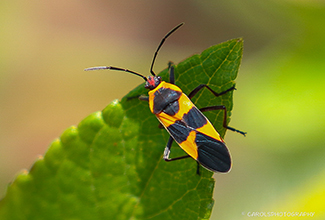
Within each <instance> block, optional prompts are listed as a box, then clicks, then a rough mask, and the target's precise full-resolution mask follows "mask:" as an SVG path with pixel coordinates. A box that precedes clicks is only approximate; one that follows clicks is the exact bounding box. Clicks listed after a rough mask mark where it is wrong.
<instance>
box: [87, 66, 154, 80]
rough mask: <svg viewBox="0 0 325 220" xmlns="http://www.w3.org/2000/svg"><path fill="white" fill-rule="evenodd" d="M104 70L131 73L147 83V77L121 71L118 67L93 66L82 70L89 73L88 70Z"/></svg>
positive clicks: (125, 70) (129, 71) (126, 70)
mask: <svg viewBox="0 0 325 220" xmlns="http://www.w3.org/2000/svg"><path fill="white" fill-rule="evenodd" d="M106 69H109V70H117V71H124V72H127V73H132V74H134V75H137V76H140V77H142V78H143V79H144V81H147V80H148V79H147V77H145V76H143V75H141V74H140V73H136V72H134V71H132V70H128V69H123V68H119V67H114V66H95V67H89V68H86V69H84V70H85V71H90V70H106Z"/></svg>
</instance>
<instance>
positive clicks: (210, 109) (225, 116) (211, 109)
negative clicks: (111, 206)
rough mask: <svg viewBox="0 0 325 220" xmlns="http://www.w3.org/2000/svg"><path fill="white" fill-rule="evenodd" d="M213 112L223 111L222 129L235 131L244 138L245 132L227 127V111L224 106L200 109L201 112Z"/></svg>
mask: <svg viewBox="0 0 325 220" xmlns="http://www.w3.org/2000/svg"><path fill="white" fill-rule="evenodd" d="M213 110H223V111H224V115H223V127H224V128H227V129H228V130H231V131H235V132H238V133H240V134H242V135H244V136H246V134H247V132H244V131H240V130H237V129H235V128H233V127H229V126H227V109H226V106H224V105H216V106H209V107H204V108H201V109H200V111H201V112H207V111H213Z"/></svg>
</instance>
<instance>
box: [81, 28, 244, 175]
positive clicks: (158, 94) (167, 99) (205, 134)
mask: <svg viewBox="0 0 325 220" xmlns="http://www.w3.org/2000/svg"><path fill="white" fill-rule="evenodd" d="M182 25H183V23H181V24H179V25H178V26H176V27H175V28H174V29H172V30H171V31H169V32H168V33H167V34H166V35H165V37H164V38H163V39H162V40H161V42H160V44H159V46H158V48H157V50H156V52H155V54H154V56H153V60H152V63H151V67H150V73H151V75H152V76H149V77H148V78H147V77H145V76H143V75H141V74H139V73H136V72H134V71H131V70H128V69H123V68H119V67H113V66H98V67H90V68H87V69H85V70H86V71H88V70H101V69H110V70H118V71H124V72H128V73H131V74H134V75H137V76H140V77H142V78H143V79H144V80H145V81H146V84H145V88H147V89H149V90H150V91H149V92H148V95H149V96H139V97H138V98H139V99H140V100H143V101H148V102H149V108H150V111H151V112H152V113H153V114H154V115H155V116H156V117H157V119H158V120H159V122H160V123H161V125H162V126H163V127H164V128H165V129H166V130H167V131H168V133H169V134H170V138H169V140H168V142H167V145H166V148H165V151H164V156H163V158H164V160H165V161H174V160H180V159H184V158H188V157H192V158H193V159H195V160H196V161H197V163H198V167H197V173H198V174H199V164H201V165H202V166H203V167H205V168H206V169H208V170H210V171H213V172H228V171H229V170H230V168H231V158H230V154H229V151H228V149H227V147H226V145H225V142H224V141H223V140H222V138H221V137H220V135H219V133H218V132H217V131H216V129H215V128H214V127H213V125H212V124H211V122H210V121H209V120H208V119H207V118H206V117H205V116H204V114H203V113H202V112H207V111H213V110H223V111H224V119H223V127H225V128H226V129H229V130H231V131H235V132H238V133H240V134H242V135H244V136H245V134H246V132H242V131H239V130H237V129H234V128H232V127H229V126H227V110H226V107H225V106H223V105H217V106H209V107H204V108H201V109H198V108H197V107H196V106H195V105H194V104H193V103H192V102H191V99H192V98H193V97H194V96H195V95H196V94H197V93H198V92H199V91H200V90H201V89H203V88H206V89H208V90H209V91H210V92H211V93H212V94H213V95H214V96H216V97H217V96H221V95H224V94H226V93H227V92H229V91H232V90H234V89H235V87H231V88H229V89H227V90H225V91H223V92H220V93H217V92H215V91H213V90H212V89H211V88H210V87H209V86H208V85H205V84H201V85H199V86H198V87H196V88H195V89H194V90H193V91H192V92H190V94H189V95H188V96H186V95H185V94H184V93H183V92H182V90H181V89H180V88H179V87H177V86H176V85H175V78H174V67H173V65H172V63H171V62H170V63H169V65H168V66H169V68H168V69H169V77H170V78H169V83H167V82H164V81H162V79H161V77H160V76H157V75H156V74H155V73H154V71H153V66H154V63H155V60H156V57H157V54H158V51H159V50H160V48H161V46H162V45H163V43H164V42H165V40H166V39H167V38H168V37H169V36H170V35H171V34H172V33H173V32H174V31H176V30H177V29H178V28H179V27H181V26H182ZM173 141H176V142H177V144H178V145H179V146H180V147H181V148H182V149H183V150H184V151H185V152H186V153H187V155H185V156H182V157H176V158H170V157H169V154H170V149H171V146H172V143H173Z"/></svg>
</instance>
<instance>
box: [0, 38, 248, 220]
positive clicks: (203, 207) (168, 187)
mask: <svg viewBox="0 0 325 220" xmlns="http://www.w3.org/2000/svg"><path fill="white" fill-rule="evenodd" d="M242 47H243V44H242V39H234V40H230V41H227V42H225V43H222V44H219V45H216V46H212V47H210V48H209V49H207V50H205V51H203V53H202V54H201V55H194V56H192V57H190V58H188V59H186V60H185V61H183V62H181V63H180V64H178V65H176V66H175V76H176V79H175V80H176V84H177V85H178V86H179V87H180V88H182V89H183V92H184V93H186V94H188V93H189V92H190V91H191V90H192V89H194V88H195V87H196V86H198V85H199V84H208V85H209V86H210V87H211V88H212V89H214V90H215V91H216V92H221V91H224V90H226V89H228V88H230V87H232V86H233V85H234V84H235V83H234V80H235V78H236V76H237V72H238V69H239V65H240V61H241V56H242ZM160 75H161V76H162V77H163V79H164V80H166V81H168V71H167V69H165V70H164V71H162V72H161V74H160ZM130 77H133V76H130ZM141 94H147V90H145V89H144V86H143V84H142V85H140V86H139V87H137V88H136V89H134V90H133V91H131V92H130V93H129V94H128V95H127V96H125V97H124V98H123V99H122V101H121V102H118V101H116V100H115V101H113V102H112V103H111V104H109V105H108V106H107V107H106V108H105V109H104V110H103V111H101V112H95V113H93V114H91V115H90V116H88V117H87V118H85V119H84V120H83V121H81V122H80V124H79V125H78V127H70V128H68V129H67V130H66V131H64V132H63V134H62V135H61V137H60V138H59V139H57V140H55V141H53V143H52V144H51V146H50V147H49V149H48V151H47V152H46V154H45V156H44V158H39V159H38V160H37V161H36V162H35V164H34V165H33V167H32V168H31V170H30V171H29V172H27V171H23V172H22V173H21V174H19V175H18V176H17V177H16V179H15V180H14V182H13V183H11V184H10V185H9V187H8V190H7V194H6V196H5V197H4V198H3V199H2V200H1V201H0V219H33V220H35V219H115V220H117V219H157V220H158V219H164V220H166V219H187V220H188V219H208V218H209V217H210V214H211V211H212V207H213V199H212V192H213V188H214V179H213V178H212V174H213V173H212V172H210V171H207V170H205V169H203V168H201V175H200V176H199V175H197V174H196V162H195V161H194V160H192V159H186V160H180V161H175V162H171V163H166V162H165V161H164V160H163V159H162V155H163V151H164V147H165V145H166V142H167V140H168V134H167V132H166V131H165V130H164V129H159V128H158V121H157V119H156V118H155V116H154V115H153V114H151V113H150V111H149V108H148V103H146V102H141V101H139V100H138V99H127V97H132V96H135V95H141ZM193 101H194V103H196V105H197V106H198V107H199V108H200V107H204V106H209V105H220V104H223V105H226V107H227V109H228V113H229V115H228V116H230V112H231V109H232V92H229V93H227V94H225V95H223V96H220V97H214V96H213V95H212V94H211V93H210V92H209V91H207V90H202V91H200V92H199V93H198V94H197V95H196V97H195V98H193ZM207 117H208V118H209V119H210V120H211V122H212V123H213V124H214V125H215V127H216V129H217V130H218V131H219V132H220V133H221V135H222V136H224V134H225V129H224V128H223V127H222V119H223V114H222V112H217V111H216V112H208V113H207ZM228 121H229V118H228ZM177 155H184V152H183V151H182V150H181V149H180V148H179V147H178V146H177V145H176V144H175V146H173V148H172V155H171V156H172V157H175V156H177Z"/></svg>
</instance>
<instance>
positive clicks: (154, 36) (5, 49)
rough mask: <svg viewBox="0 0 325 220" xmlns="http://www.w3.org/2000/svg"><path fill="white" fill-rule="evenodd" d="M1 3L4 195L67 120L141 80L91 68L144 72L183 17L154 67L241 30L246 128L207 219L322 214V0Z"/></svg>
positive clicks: (233, 139)
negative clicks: (180, 26)
mask: <svg viewBox="0 0 325 220" xmlns="http://www.w3.org/2000/svg"><path fill="white" fill-rule="evenodd" d="M0 12H1V13H0V22H1V25H0V33H1V34H0V51H1V53H0V104H1V108H0V197H3V195H4V194H5V190H6V186H7V185H8V184H9V182H10V181H11V180H13V178H14V176H15V174H16V173H17V172H19V171H20V170H22V169H24V168H27V169H28V168H29V167H30V166H31V165H32V164H33V161H35V159H36V158H37V157H38V155H43V154H44V153H45V152H46V149H47V147H48V145H49V144H50V142H51V141H52V140H53V139H54V138H56V137H58V136H59V135H60V134H61V132H62V131H63V130H64V129H65V128H67V127H69V126H70V125H73V124H78V123H79V122H80V121H81V120H82V119H83V118H84V117H86V116H87V115H89V114H90V113H92V112H94V111H97V110H101V109H103V108H104V107H105V106H106V105H107V104H108V103H110V102H111V101H112V100H113V99H116V98H119V99H120V98H121V97H123V96H124V95H125V94H126V93H127V92H128V91H130V90H131V89H133V88H134V87H135V86H136V85H138V84H140V83H142V79H141V78H138V77H134V76H131V75H129V74H124V73H118V72H109V71H98V72H84V71H83V69H84V68H86V67H90V66H96V65H114V66H119V67H125V68H129V69H131V70H134V71H137V72H140V73H143V74H144V75H148V74H149V67H150V63H151V59H152V56H153V52H154V51H155V49H156V47H157V46H158V43H159V41H160V40H161V38H162V37H163V36H164V34H166V33H167V32H168V31H169V30H170V29H171V28H173V27H174V26H176V25H177V24H179V23H180V22H185V26H183V27H182V28H181V29H180V30H178V31H177V32H176V33H175V34H174V35H173V36H172V37H170V38H169V39H168V40H167V42H166V44H165V45H164V47H163V48H162V50H161V52H160V54H159V56H158V59H157V63H156V66H155V71H156V72H159V71H160V70H162V69H163V68H165V67H166V66H167V62H168V61H169V60H172V61H174V62H175V63H178V62H180V61H181V60H183V59H185V58H187V57H189V56H191V55H193V54H195V53H200V52H202V51H203V50H204V49H206V48H208V47H209V46H211V45H215V44H218V43H220V42H223V41H226V40H228V39H232V38H237V37H243V38H244V40H245V41H244V57H243V62H242V66H241V69H240V71H239V75H238V79H237V91H236V92H235V93H234V110H233V115H232V120H231V123H230V125H231V126H233V127H236V128H238V129H241V130H244V131H247V132H248V135H247V137H246V138H243V137H242V136H241V135H238V134H234V133H231V132H228V133H227V135H226V138H225V140H226V142H227V144H228V146H229V148H230V151H231V153H232V157H233V162H234V164H233V168H232V171H231V172H230V173H229V174H227V175H221V174H216V175H215V179H216V186H215V195H214V198H215V207H214V209H213V213H212V218H211V219H251V218H252V217H251V215H254V213H255V214H256V215H263V213H264V212H265V213H266V212H279V216H278V217H274V218H273V217H269V218H268V219H279V218H281V217H280V215H281V213H282V215H285V214H284V212H289V213H291V215H293V214H292V212H299V213H300V212H307V213H314V217H313V219H324V218H325V186H324V182H325V165H324V163H325V162H324V155H325V148H324V144H325V134H324V133H325V116H324V115H325V114H324V108H325V104H324V103H325V102H324V99H325V91H324V85H325V74H324V73H325V43H324V41H323V40H324V38H325V28H324V22H325V2H324V1H321V0H319V1H316V0H269V1H260V0H248V1H240V0H228V1H192V0H187V1H185V0H180V1H172V0H167V1H148V0H147V1H145V0H142V1H131V0H126V1H118V0H112V1H62V0H58V1H45V2H44V1H19V0H14V1H2V2H1V3H0ZM266 214H267V213H266ZM288 215H290V214H288ZM301 218H302V217H298V216H296V217H293V216H290V219H301ZM306 218H307V219H308V217H305V218H304V219H306Z"/></svg>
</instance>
